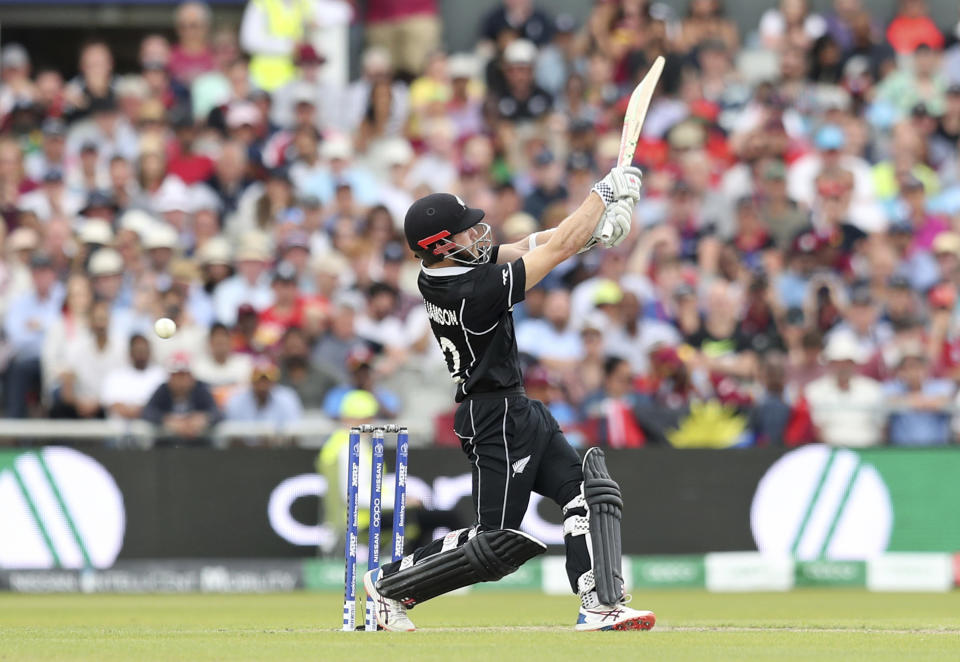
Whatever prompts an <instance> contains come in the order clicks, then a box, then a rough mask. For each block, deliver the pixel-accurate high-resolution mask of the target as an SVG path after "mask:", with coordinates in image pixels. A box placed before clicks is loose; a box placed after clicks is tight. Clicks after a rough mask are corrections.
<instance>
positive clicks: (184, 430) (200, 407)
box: [141, 353, 221, 443]
mask: <svg viewBox="0 0 960 662" xmlns="http://www.w3.org/2000/svg"><path fill="white" fill-rule="evenodd" d="M190 362H191V361H190V357H189V356H188V355H186V354H181V353H178V354H174V355H173V356H172V357H170V359H169V361H168V362H167V374H168V375H169V376H168V377H167V381H165V382H164V383H163V384H161V385H160V386H159V387H157V390H156V391H154V393H153V395H152V396H151V397H150V400H149V401H148V402H147V404H146V405H145V406H144V408H143V412H142V413H141V417H142V418H143V419H144V420H146V421H148V422H150V423H153V424H154V425H156V426H158V427H159V428H160V431H161V434H162V435H163V436H165V437H170V438H172V441H173V443H181V442H197V441H203V440H204V438H205V435H206V434H207V432H208V431H209V429H210V427H211V426H212V425H213V424H214V423H217V422H218V421H219V420H220V418H221V414H220V410H219V409H218V408H217V403H216V402H215V401H214V399H213V395H211V393H210V389H208V388H207V386H206V384H204V383H203V382H200V381H197V380H196V379H195V378H194V376H193V374H192V372H191V368H190Z"/></svg>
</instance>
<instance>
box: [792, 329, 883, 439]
mask: <svg viewBox="0 0 960 662" xmlns="http://www.w3.org/2000/svg"><path fill="white" fill-rule="evenodd" d="M824 358H825V359H826V360H827V361H829V368H828V372H827V374H826V375H824V376H823V377H820V378H818V379H815V380H813V381H812V382H810V383H809V384H807V387H806V388H805V389H804V396H805V397H806V400H807V402H808V404H809V405H810V416H811V418H812V419H813V424H814V425H815V426H816V429H817V436H818V440H819V441H822V442H824V443H827V444H830V445H831V446H854V447H864V446H876V445H879V444H881V443H882V442H883V433H884V427H885V424H886V418H887V417H886V412H885V409H884V392H883V387H882V386H881V384H880V383H879V382H877V381H875V380H873V379H870V378H869V377H863V376H861V375H858V374H857V366H858V365H859V364H861V363H863V361H864V359H865V358H866V357H864V356H863V351H862V349H861V347H860V345H859V344H858V342H857V339H856V338H854V337H853V336H852V334H848V333H838V334H834V335H833V336H831V338H830V340H829V342H828V343H827V347H826V349H825V350H824Z"/></svg>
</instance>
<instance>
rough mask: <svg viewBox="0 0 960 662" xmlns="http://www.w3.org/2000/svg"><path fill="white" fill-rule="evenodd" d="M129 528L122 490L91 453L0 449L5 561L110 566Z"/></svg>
mask: <svg viewBox="0 0 960 662" xmlns="http://www.w3.org/2000/svg"><path fill="white" fill-rule="evenodd" d="M125 529H126V515H125V512H124V507H123V495H122V494H121V493H120V489H119V488H118V487H117V484H116V482H115V481H114V480H113V476H111V475H110V473H109V472H108V471H107V470H106V469H104V468H103V467H102V466H101V465H100V464H99V463H98V462H97V461H96V460H94V459H93V458H91V457H90V456H88V455H84V454H83V453H80V452H78V451H75V450H73V449H72V448H60V447H48V448H44V449H42V450H39V451H33V450H30V451H0V568H106V567H109V566H111V565H113V562H114V561H115V560H116V558H117V555H118V554H119V553H120V548H121V547H122V546H123V534H124V531H125Z"/></svg>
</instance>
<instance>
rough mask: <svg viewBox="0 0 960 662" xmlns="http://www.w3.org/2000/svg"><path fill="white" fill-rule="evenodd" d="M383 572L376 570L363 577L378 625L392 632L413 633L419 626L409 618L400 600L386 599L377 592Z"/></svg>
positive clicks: (364, 586)
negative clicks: (378, 582) (378, 581)
mask: <svg viewBox="0 0 960 662" xmlns="http://www.w3.org/2000/svg"><path fill="white" fill-rule="evenodd" d="M382 573H383V570H381V569H380V568H376V569H375V570H370V571H368V572H367V573H366V574H364V575H363V588H364V589H365V590H366V592H367V595H368V596H370V598H372V599H373V613H374V614H375V615H376V617H377V625H379V626H380V627H382V628H383V629H384V630H388V631H390V632H413V631H414V630H416V629H417V626H415V625H414V624H413V621H411V620H410V617H409V616H407V608H406V607H404V606H403V603H401V602H400V601H399V600H391V599H390V598H385V597H383V596H382V595H380V593H379V592H378V591H377V580H379V579H380V576H381V574H382Z"/></svg>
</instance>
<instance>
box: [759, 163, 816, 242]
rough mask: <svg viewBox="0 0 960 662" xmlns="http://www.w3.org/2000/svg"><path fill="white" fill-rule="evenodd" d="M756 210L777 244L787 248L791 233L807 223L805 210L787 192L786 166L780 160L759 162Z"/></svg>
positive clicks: (794, 234)
mask: <svg viewBox="0 0 960 662" xmlns="http://www.w3.org/2000/svg"><path fill="white" fill-rule="evenodd" d="M758 192H759V194H760V195H759V200H758V205H759V207H758V208H759V213H760V218H761V219H762V220H763V223H764V225H766V227H767V228H768V229H769V232H770V236H771V237H773V241H774V243H775V244H776V246H777V248H779V249H780V250H781V251H784V252H787V251H789V250H790V244H791V242H792V241H793V239H794V237H796V236H797V234H799V233H800V231H801V230H803V229H804V228H806V227H807V225H808V224H809V213H808V212H807V211H806V210H804V209H801V208H800V206H799V205H798V204H797V201H796V200H794V199H793V198H791V197H790V195H789V194H788V193H787V168H786V166H785V165H784V163H783V161H779V160H773V159H770V160H767V161H765V162H764V163H763V164H762V165H761V166H760V184H759V191H758Z"/></svg>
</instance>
